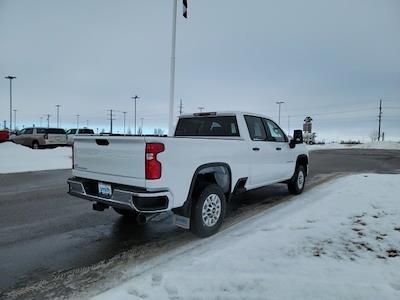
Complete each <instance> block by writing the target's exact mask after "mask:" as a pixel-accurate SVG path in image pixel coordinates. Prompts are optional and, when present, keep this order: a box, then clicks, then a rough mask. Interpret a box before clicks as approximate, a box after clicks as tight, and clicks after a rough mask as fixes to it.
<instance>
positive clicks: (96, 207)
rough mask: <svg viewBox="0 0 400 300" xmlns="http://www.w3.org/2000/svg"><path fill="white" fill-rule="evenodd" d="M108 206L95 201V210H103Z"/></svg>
mask: <svg viewBox="0 0 400 300" xmlns="http://www.w3.org/2000/svg"><path fill="white" fill-rule="evenodd" d="M107 208H109V206H108V205H105V204H103V203H99V202H96V203H93V210H97V211H103V210H105V209H107Z"/></svg>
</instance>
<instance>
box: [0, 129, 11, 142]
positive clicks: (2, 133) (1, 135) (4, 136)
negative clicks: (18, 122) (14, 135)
mask: <svg viewBox="0 0 400 300" xmlns="http://www.w3.org/2000/svg"><path fill="white" fill-rule="evenodd" d="M9 138H10V131H9V130H8V129H3V130H0V143H2V142H6V141H8V139H9Z"/></svg>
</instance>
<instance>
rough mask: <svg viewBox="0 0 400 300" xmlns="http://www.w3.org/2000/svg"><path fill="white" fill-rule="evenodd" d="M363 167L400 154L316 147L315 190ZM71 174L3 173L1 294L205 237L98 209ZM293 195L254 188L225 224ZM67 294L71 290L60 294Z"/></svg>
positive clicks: (163, 219) (398, 165) (397, 165)
mask: <svg viewBox="0 0 400 300" xmlns="http://www.w3.org/2000/svg"><path fill="white" fill-rule="evenodd" d="M358 172H373V173H399V172H400V151H395V150H393V151H390V150H370V149H368V150H364V149H351V150H324V151H314V152H311V172H310V176H309V178H308V183H307V189H309V188H312V187H313V186H315V185H317V184H319V183H321V182H324V181H326V180H328V179H330V178H332V177H334V176H337V175H342V174H347V173H358ZM70 175H71V171H70V170H56V171H43V172H31V173H19V174H8V175H0V208H1V209H0V296H1V291H2V292H9V291H12V290H16V291H17V290H19V291H21V289H22V290H23V289H24V287H27V286H29V285H31V284H34V283H37V282H44V281H45V282H46V284H48V283H49V282H51V281H54V285H51V284H48V288H47V290H46V289H44V290H45V291H46V293H47V295H49V294H48V292H49V291H50V290H51V289H52V288H53V289H56V288H59V287H60V284H63V285H64V288H65V286H66V283H65V282H66V280H65V276H64V275H63V274H71V273H73V274H75V275H76V274H78V273H82V272H83V273H85V272H91V274H92V275H91V276H86V275H85V276H86V277H85V278H90V280H91V281H93V282H95V281H97V280H100V279H101V278H99V277H101V276H102V275H101V274H102V273H103V274H104V270H101V271H97V272H93V270H94V269H96V266H99V265H103V266H106V267H107V268H110V266H111V265H113V263H110V262H115V261H116V257H117V258H118V261H119V262H122V261H124V259H130V260H132V259H138V260H139V259H140V260H143V259H146V258H149V257H154V256H157V255H158V254H160V253H162V252H164V251H167V250H170V249H172V248H174V247H178V246H179V245H183V244H185V243H188V242H190V241H195V240H196V239H197V238H196V237H194V236H193V235H192V234H191V233H190V232H188V231H186V230H182V229H179V228H176V227H175V226H174V225H173V224H172V218H171V215H170V214H162V215H159V216H158V217H157V218H155V219H154V220H153V221H152V222H151V223H149V224H147V225H145V226H142V227H140V226H137V225H135V224H134V223H133V222H132V221H129V220H128V219H126V218H123V217H121V216H120V215H118V214H117V213H115V212H114V211H113V210H111V209H109V210H105V211H104V212H96V211H92V210H91V203H90V202H87V201H84V200H82V199H77V198H73V197H70V196H69V195H67V194H66V191H67V184H66V179H67V178H68V177H69V176H70ZM291 198H292V196H290V195H289V194H288V192H287V189H286V186H285V185H273V186H270V187H267V188H262V189H258V190H255V191H251V192H248V193H246V194H244V195H242V196H241V197H240V198H237V199H235V200H234V201H233V203H232V205H231V206H230V209H229V211H228V214H227V218H226V222H225V224H224V227H223V228H226V227H229V226H231V225H232V224H235V223H238V222H240V221H241V220H243V219H245V218H248V217H249V216H252V215H254V214H256V213H257V212H260V211H262V210H265V209H268V208H269V207H271V206H273V205H276V204H277V203H280V202H282V201H286V200H288V199H291ZM85 274H86V273H85ZM68 276H69V275H68ZM96 276H97V277H96ZM63 277H64V278H63ZM57 280H58V281H59V283H56V282H57ZM71 280H72V279H71ZM61 282H62V283H61ZM85 284H88V283H87V282H84V283H82V286H84V285H85ZM75 288H77V287H76V286H71V287H70V288H69V289H70V290H71V291H72V290H74V289H75ZM25 292H26V290H25ZM66 292H68V288H66V289H64V290H62V291H61V292H60V293H61V295H65V293H66ZM3 295H4V294H3ZM16 295H17V296H18V294H16ZM19 295H20V296H23V295H25V296H26V295H27V294H26V293H25V294H24V293H21V294H19ZM56 295H57V294H53V296H56ZM59 295H60V294H59Z"/></svg>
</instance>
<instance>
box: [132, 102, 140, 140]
mask: <svg viewBox="0 0 400 300" xmlns="http://www.w3.org/2000/svg"><path fill="white" fill-rule="evenodd" d="M131 98H132V99H133V100H135V131H134V134H133V135H135V134H136V100H137V99H140V97H139V96H138V95H135V96H133V97H131Z"/></svg>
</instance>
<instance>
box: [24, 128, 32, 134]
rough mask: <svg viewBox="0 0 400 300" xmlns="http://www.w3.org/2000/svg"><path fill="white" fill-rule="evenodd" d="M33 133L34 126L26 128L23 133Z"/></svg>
mask: <svg viewBox="0 0 400 300" xmlns="http://www.w3.org/2000/svg"><path fill="white" fill-rule="evenodd" d="M32 133H33V128H26V129H25V132H24V133H23V134H32Z"/></svg>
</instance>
